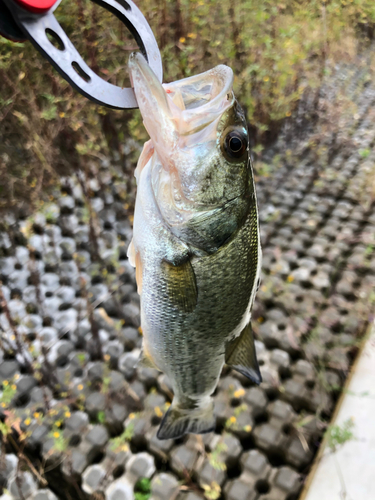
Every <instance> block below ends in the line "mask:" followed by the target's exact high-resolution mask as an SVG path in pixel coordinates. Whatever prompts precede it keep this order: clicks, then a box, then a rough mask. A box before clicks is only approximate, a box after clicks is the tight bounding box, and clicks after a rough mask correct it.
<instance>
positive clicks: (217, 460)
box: [207, 443, 228, 470]
mask: <svg viewBox="0 0 375 500" xmlns="http://www.w3.org/2000/svg"><path fill="white" fill-rule="evenodd" d="M227 448H228V447H227V445H226V444H225V443H218V444H217V445H216V446H215V448H214V449H213V450H212V452H211V453H208V454H207V458H208V461H209V463H210V464H211V465H212V467H213V468H214V469H217V470H226V469H227V466H226V465H225V462H223V461H222V459H221V454H222V452H224V451H226V450H227Z"/></svg>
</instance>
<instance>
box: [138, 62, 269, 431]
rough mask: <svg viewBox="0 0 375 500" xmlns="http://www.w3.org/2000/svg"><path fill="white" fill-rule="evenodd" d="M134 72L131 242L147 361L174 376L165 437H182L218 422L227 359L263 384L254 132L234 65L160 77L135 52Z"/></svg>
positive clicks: (143, 357)
mask: <svg viewBox="0 0 375 500" xmlns="http://www.w3.org/2000/svg"><path fill="white" fill-rule="evenodd" d="M129 69H130V75H131V80H132V85H133V88H134V91H135V94H136V97H137V101H138V105H139V109H140V112H141V114H142V117H143V121H144V125H145V127H146V129H147V131H148V133H149V135H150V138H151V139H150V140H149V141H148V142H146V144H145V145H144V148H143V151H142V153H141V156H140V158H139V161H138V165H137V168H136V172H135V176H136V179H137V186H138V187H137V197H136V204H135V214H134V232H133V240H132V242H131V244H130V246H129V250H128V257H129V260H130V262H131V264H132V265H133V266H135V267H136V279H137V286H138V292H139V294H140V296H141V326H142V330H143V335H144V337H143V347H142V353H141V359H140V363H141V364H143V365H144V366H152V367H156V368H157V369H159V370H161V371H163V372H164V373H165V374H166V375H167V376H168V377H169V378H170V380H171V384H172V387H173V391H174V398H173V401H172V404H171V406H170V408H169V409H168V411H167V413H166V414H165V416H164V419H163V420H162V423H161V424H160V427H159V430H158V434H157V436H158V438H159V439H167V438H177V437H179V436H182V435H183V434H186V433H188V432H192V433H205V432H209V431H212V430H214V428H215V418H214V413H213V409H214V404H213V399H212V397H211V396H212V393H213V392H214V390H215V388H216V385H217V382H218V379H219V377H220V373H221V370H222V367H223V365H224V363H227V364H228V365H230V366H231V367H232V368H234V369H235V370H237V371H239V372H241V373H242V374H243V375H245V376H246V377H248V378H250V379H251V380H252V381H254V382H256V383H257V384H259V383H260V382H261V375H260V371H259V367H258V363H257V359H256V353H255V347H254V339H253V335H252V330H251V324H250V316H251V308H252V305H253V302H254V297H255V293H256V290H257V284H258V280H259V274H260V262H261V248H260V241H259V225H258V211H257V202H256V194H255V188H254V181H253V173H252V166H251V160H250V154H249V138H248V131H247V126H246V120H245V116H244V113H243V111H242V110H241V108H240V106H239V105H238V103H237V101H236V99H235V97H234V94H233V90H232V86H233V72H232V70H231V69H230V68H229V67H227V66H224V65H220V66H217V67H216V68H214V69H212V70H210V71H207V72H205V73H203V74H201V75H198V76H193V77H190V78H186V79H183V80H180V81H177V82H173V83H170V84H164V85H161V84H160V83H159V81H158V80H157V78H156V76H155V75H154V73H153V72H152V70H151V68H150V67H149V66H148V64H147V62H146V61H145V59H144V58H143V56H142V55H140V54H139V53H135V54H132V55H131V57H130V60H129Z"/></svg>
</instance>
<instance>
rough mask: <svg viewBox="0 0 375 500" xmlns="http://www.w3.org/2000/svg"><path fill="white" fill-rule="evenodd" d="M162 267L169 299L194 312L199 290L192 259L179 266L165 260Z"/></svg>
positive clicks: (187, 310) (185, 310)
mask: <svg viewBox="0 0 375 500" xmlns="http://www.w3.org/2000/svg"><path fill="white" fill-rule="evenodd" d="M161 267H162V272H163V274H164V278H165V281H166V288H167V294H168V298H169V300H170V301H171V302H172V303H173V305H174V306H176V307H178V308H179V309H181V310H182V311H183V312H193V311H194V309H195V307H196V305H197V298H198V290H197V283H196V279H195V273H194V269H193V266H192V265H191V262H190V260H186V261H185V262H183V263H182V264H180V265H179V266H174V265H173V264H170V263H169V262H166V261H163V262H162V265H161Z"/></svg>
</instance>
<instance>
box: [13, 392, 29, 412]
mask: <svg viewBox="0 0 375 500" xmlns="http://www.w3.org/2000/svg"><path fill="white" fill-rule="evenodd" d="M29 402H30V394H28V393H26V394H21V395H20V396H16V399H15V402H14V404H15V406H17V408H22V407H23V406H26V405H27V404H28V403H29Z"/></svg>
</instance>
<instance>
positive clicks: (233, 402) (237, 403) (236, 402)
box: [230, 398, 241, 408]
mask: <svg viewBox="0 0 375 500" xmlns="http://www.w3.org/2000/svg"><path fill="white" fill-rule="evenodd" d="M240 404H241V400H240V399H238V398H232V399H231V400H230V405H231V407H232V408H236V407H237V406H240Z"/></svg>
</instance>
